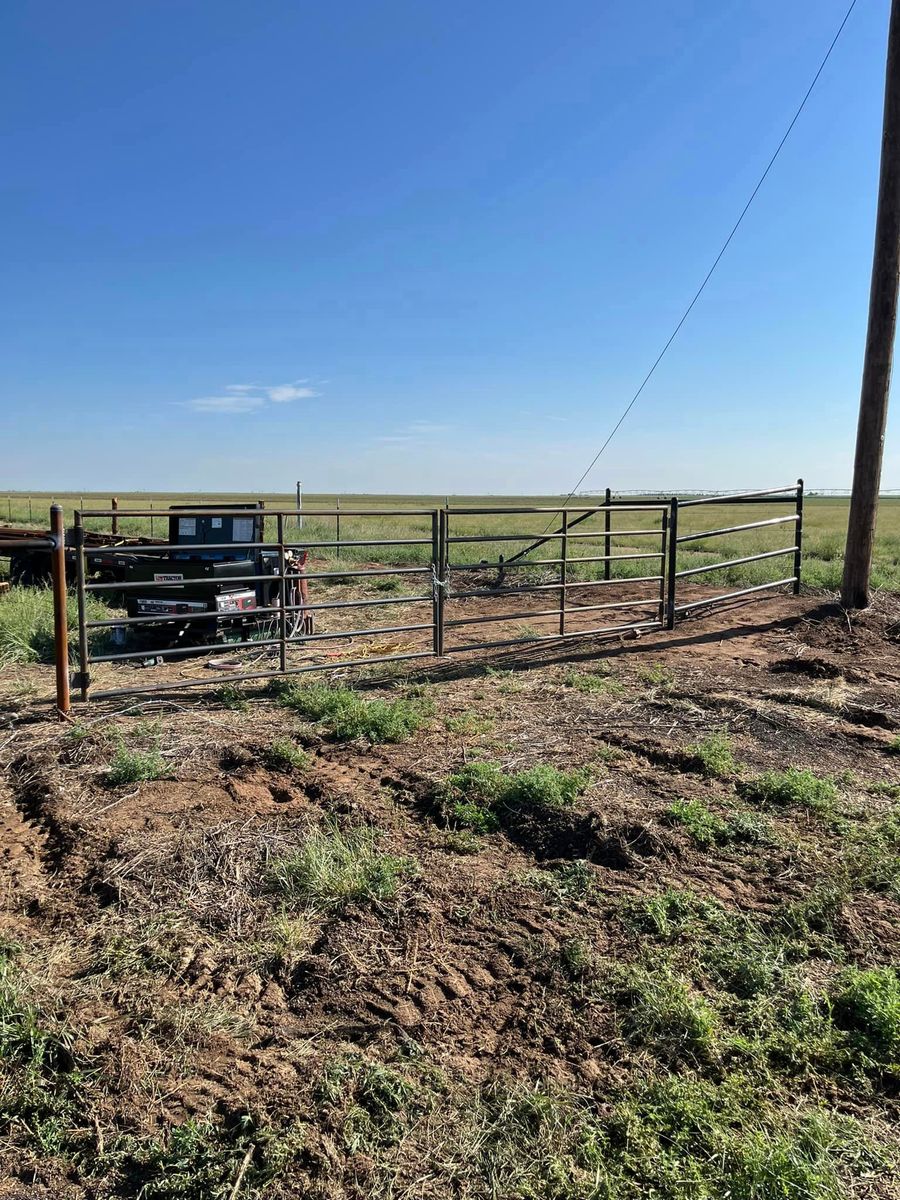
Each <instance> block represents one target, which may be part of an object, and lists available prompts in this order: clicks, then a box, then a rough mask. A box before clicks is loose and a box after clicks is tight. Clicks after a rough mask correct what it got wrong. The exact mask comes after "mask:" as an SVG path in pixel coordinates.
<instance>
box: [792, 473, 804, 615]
mask: <svg viewBox="0 0 900 1200" xmlns="http://www.w3.org/2000/svg"><path fill="white" fill-rule="evenodd" d="M794 545H795V546H796V547H797V549H796V550H795V551H794V576H795V578H794V595H795V596H799V595H800V570H801V567H802V566H803V480H802V479H798V480H797V523H796V525H795V526H794Z"/></svg>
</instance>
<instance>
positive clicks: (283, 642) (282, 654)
mask: <svg viewBox="0 0 900 1200" xmlns="http://www.w3.org/2000/svg"><path fill="white" fill-rule="evenodd" d="M276 521H277V523H278V574H279V575H280V576H281V578H280V579H279V581H278V603H279V604H280V605H281V612H280V613H279V614H278V637H279V639H280V641H279V646H278V653H279V663H280V665H281V672H282V674H284V672H285V671H286V670H287V580H286V579H285V575H286V573H287V565H286V563H287V560H286V556H285V552H284V516H283V514H282V513H279V514H278V516H277V517H276Z"/></svg>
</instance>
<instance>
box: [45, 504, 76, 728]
mask: <svg viewBox="0 0 900 1200" xmlns="http://www.w3.org/2000/svg"><path fill="white" fill-rule="evenodd" d="M50 536H51V538H52V539H53V549H52V551H51V553H50V564H51V568H52V571H53V656H54V661H55V663H56V710H57V712H58V713H59V719H60V720H61V721H62V720H64V719H65V718H66V717H67V716H68V715H69V710H70V709H71V707H72V704H71V699H70V696H69V621H68V612H67V605H66V531H65V527H64V525H63V510H62V508H61V507H60V505H58V504H54V505H53V506H52V507H51V509H50Z"/></svg>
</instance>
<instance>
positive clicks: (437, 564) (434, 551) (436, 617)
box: [431, 508, 441, 655]
mask: <svg viewBox="0 0 900 1200" xmlns="http://www.w3.org/2000/svg"><path fill="white" fill-rule="evenodd" d="M431 623H432V626H433V629H432V647H433V649H434V653H435V655H438V654H440V652H441V630H440V623H441V516H440V509H437V508H435V509H433V510H432V513H431Z"/></svg>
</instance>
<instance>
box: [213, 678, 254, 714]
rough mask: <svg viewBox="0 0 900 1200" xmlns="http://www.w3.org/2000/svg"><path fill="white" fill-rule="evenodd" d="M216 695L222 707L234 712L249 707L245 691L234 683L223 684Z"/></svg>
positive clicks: (245, 709) (243, 710)
mask: <svg viewBox="0 0 900 1200" xmlns="http://www.w3.org/2000/svg"><path fill="white" fill-rule="evenodd" d="M216 695H217V697H218V700H219V703H220V704H221V705H222V707H223V708H230V709H232V710H233V711H234V712H246V711H247V709H248V708H249V707H250V703H249V701H248V700H247V694H246V692H245V691H244V689H243V688H241V687H238V685H237V684H236V683H226V684H223V685H222V687H220V688H219V690H218V692H217V693H216Z"/></svg>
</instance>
